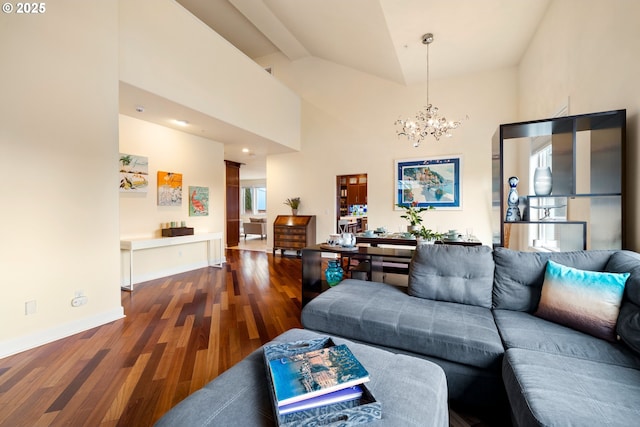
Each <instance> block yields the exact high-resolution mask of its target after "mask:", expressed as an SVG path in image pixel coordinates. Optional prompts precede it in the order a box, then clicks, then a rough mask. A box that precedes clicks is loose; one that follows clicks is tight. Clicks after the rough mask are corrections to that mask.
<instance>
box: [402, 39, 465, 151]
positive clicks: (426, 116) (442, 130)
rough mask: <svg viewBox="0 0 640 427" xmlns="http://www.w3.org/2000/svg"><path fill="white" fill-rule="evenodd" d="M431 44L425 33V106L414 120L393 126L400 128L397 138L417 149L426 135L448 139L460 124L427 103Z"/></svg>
mask: <svg viewBox="0 0 640 427" xmlns="http://www.w3.org/2000/svg"><path fill="white" fill-rule="evenodd" d="M431 43H433V34H431V33H427V34H425V35H423V36H422V44H426V45H427V105H426V106H425V107H424V109H423V110H420V111H418V113H416V117H415V120H410V119H404V120H403V119H398V120H396V121H395V125H396V126H398V125H399V126H400V127H401V129H398V130H397V131H396V133H397V134H398V136H406V137H407V139H408V140H409V141H411V142H412V143H413V146H414V147H419V146H420V143H421V142H422V140H423V139H425V138H426V137H427V135H431V136H433V137H434V138H435V139H436V141H439V140H440V137H442V136H446V137H450V136H451V129H455V128H457V127H458V126H460V124H461V123H462V122H461V121H458V120H447V119H446V118H445V117H442V116H440V115H438V107H435V106H433V105H432V104H431V103H430V102H429V45H430V44H431Z"/></svg>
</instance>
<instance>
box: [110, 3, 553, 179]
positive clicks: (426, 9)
mask: <svg viewBox="0 0 640 427" xmlns="http://www.w3.org/2000/svg"><path fill="white" fill-rule="evenodd" d="M550 1H553V0H446V1H445V0H177V2H178V3H180V4H181V5H182V6H184V7H185V8H186V9H187V10H189V11H190V12H191V13H193V14H194V15H195V16H196V17H197V18H199V19H200V20H201V21H203V22H204V23H205V24H207V25H208V26H210V27H211V28H212V29H213V30H214V31H216V32H217V33H218V34H220V35H221V36H222V37H224V38H225V39H226V40H227V41H229V42H230V43H231V44H233V45H234V46H235V47H236V48H238V49H239V50H240V51H242V52H244V53H245V54H246V55H247V56H249V57H250V58H253V59H255V58H259V57H262V56H265V55H269V54H272V53H276V52H281V53H282V54H284V55H285V56H286V57H288V58H289V59H290V60H292V61H295V60H297V59H301V58H305V57H308V56H314V57H318V58H321V59H324V60H327V61H332V62H335V63H337V64H341V65H344V66H348V67H351V68H354V69H356V70H359V71H362V72H365V73H369V74H372V75H376V76H379V77H381V78H384V79H388V80H391V81H394V82H397V83H400V84H407V85H410V84H414V83H418V82H424V81H425V80H426V49H425V46H424V45H423V44H422V42H421V36H422V35H423V34H424V33H427V32H430V33H433V34H434V36H435V41H434V43H433V44H432V45H431V47H430V77H431V79H437V78H444V77H453V76H456V75H462V74H467V73H469V74H470V73H478V72H482V71H487V70H493V69H499V68H504V67H511V66H515V65H517V64H518V63H519V61H520V59H521V57H522V55H523V54H524V52H525V51H526V49H527V46H528V44H529V42H530V40H531V38H532V37H533V35H534V34H535V32H536V30H537V28H538V26H539V24H540V21H541V19H542V18H543V16H544V13H545V11H546V9H547V7H548V4H549V2H550ZM121 91H122V88H121ZM129 98H131V97H127V96H126V94H125V93H123V95H122V96H121V112H123V113H124V114H131V113H128V112H126V111H123V109H124V110H126V109H132V108H133V107H132V105H133V104H132V103H133V102H134V100H133V99H129ZM158 101H159V103H163V108H164V109H169V110H170V108H171V104H170V103H166V102H164V101H166V100H158ZM147 102H153V100H148V101H147ZM125 103H128V104H125ZM129 104H132V105H129ZM176 109H177V111H180V113H181V115H178V114H175V115H173V116H174V117H182V116H183V115H184V114H185V113H184V107H180V106H176ZM163 114H164V115H165V117H167V116H171V111H163ZM200 119H202V118H200ZM148 120H149V121H154V120H153V119H152V118H148ZM215 122H216V120H215V119H214V118H211V126H214V125H216V123H215ZM163 125H166V124H163ZM218 126H219V124H218ZM178 129H179V130H183V131H186V132H189V130H185V129H180V128H178ZM197 132H199V131H194V133H196V134H197ZM241 140H242V138H233V137H231V138H229V140H228V141H221V142H223V143H225V158H227V159H229V160H234V161H239V162H243V163H246V166H245V167H243V168H242V169H241V172H243V178H245V179H257V178H260V177H264V176H265V170H264V169H265V155H266V154H268V153H267V152H266V151H264V150H263V152H261V153H253V154H252V156H251V157H248V156H247V155H246V154H243V153H242V152H241V148H242V144H241V143H239V142H238V141H241ZM267 151H268V150H267ZM256 154H257V155H256Z"/></svg>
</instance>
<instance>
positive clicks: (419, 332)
mask: <svg viewBox="0 0 640 427" xmlns="http://www.w3.org/2000/svg"><path fill="white" fill-rule="evenodd" d="M302 325H303V326H304V327H305V328H308V329H314V330H316V331H322V332H326V333H330V334H336V335H340V336H343V337H346V338H351V339H355V340H359V341H364V342H367V343H371V344H374V345H380V346H385V347H392V348H398V349H403V350H408V351H411V352H413V353H417V354H422V355H425V356H433V357H437V358H440V359H444V360H450V361H454V362H458V363H463V364H468V365H471V366H476V367H480V368H490V369H495V370H496V371H499V369H500V363H501V358H502V354H503V351H504V350H503V347H502V342H501V340H500V336H499V334H498V330H497V328H496V325H495V322H494V320H493V316H492V314H491V310H489V309H486V308H482V307H477V306H471V305H463V304H456V303H450V302H442V301H433V300H428V299H422V298H415V297H412V296H409V295H407V293H406V290H405V289H401V288H397V287H394V286H391V285H388V284H385V283H378V282H367V281H362V280H354V279H348V280H344V281H342V282H341V283H340V285H338V286H335V287H334V288H331V289H329V290H328V291H326V292H323V293H322V294H321V295H319V296H317V297H316V298H314V299H313V300H312V301H311V302H309V303H308V304H307V305H306V306H305V307H304V309H303V310H302Z"/></svg>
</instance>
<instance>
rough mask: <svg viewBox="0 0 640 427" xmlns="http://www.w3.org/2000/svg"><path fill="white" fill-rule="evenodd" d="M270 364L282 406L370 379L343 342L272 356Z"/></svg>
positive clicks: (277, 399) (279, 403)
mask: <svg viewBox="0 0 640 427" xmlns="http://www.w3.org/2000/svg"><path fill="white" fill-rule="evenodd" d="M269 367H270V368H271V381H272V382H273V386H274V389H275V393H276V401H277V402H278V406H279V407H282V406H283V405H288V404H290V403H295V402H299V401H301V400H306V399H309V398H312V397H316V396H321V395H324V394H327V393H330V392H333V391H338V390H341V389H344V388H348V387H352V386H355V385H359V384H362V383H364V382H367V381H369V373H368V372H367V370H366V369H365V368H364V366H362V364H361V363H360V362H359V361H358V359H356V357H355V356H354V355H353V353H351V351H350V350H349V348H348V347H347V346H346V345H344V344H342V345H338V346H332V347H325V348H320V349H317V350H312V351H307V352H304V353H300V354H294V355H291V356H286V357H281V358H278V359H272V360H270V361H269Z"/></svg>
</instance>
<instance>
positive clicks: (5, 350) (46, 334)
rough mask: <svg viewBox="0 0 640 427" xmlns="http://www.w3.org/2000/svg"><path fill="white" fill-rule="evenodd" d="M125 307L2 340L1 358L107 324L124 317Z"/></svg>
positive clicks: (0, 343)
mask: <svg viewBox="0 0 640 427" xmlns="http://www.w3.org/2000/svg"><path fill="white" fill-rule="evenodd" d="M123 317H125V316H124V309H123V308H122V307H118V308H115V309H113V310H110V311H107V312H104V313H99V314H96V315H94V316H91V317H85V318H82V319H78V320H74V321H73V322H69V323H65V324H62V325H58V326H54V327H52V328H49V329H45V330H43V331H39V332H35V333H33V334H29V335H25V336H23V337H19V338H14V339H11V340H7V341H3V342H0V359H2V358H4V357H7V356H11V355H13V354H16V353H20V352H22V351H26V350H30V349H32V348H36V347H40V346H41V345H44V344H48V343H50V342H53V341H56V340H59V339H62V338H66V337H68V336H71V335H75V334H77V333H80V332H84V331H87V330H89V329H92V328H95V327H97V326H102V325H105V324H107V323H109V322H113V321H114V320H118V319H122V318H123Z"/></svg>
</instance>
